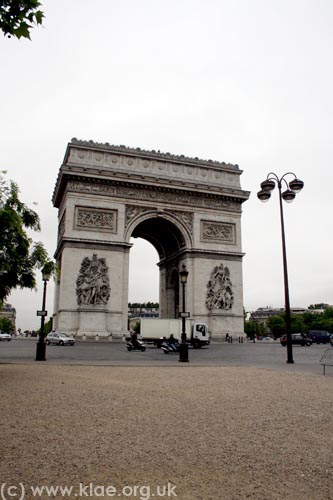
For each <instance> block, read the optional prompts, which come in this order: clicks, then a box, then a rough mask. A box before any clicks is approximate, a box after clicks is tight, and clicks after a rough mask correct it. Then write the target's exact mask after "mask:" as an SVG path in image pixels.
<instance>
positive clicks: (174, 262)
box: [129, 213, 190, 318]
mask: <svg viewBox="0 0 333 500" xmlns="http://www.w3.org/2000/svg"><path fill="white" fill-rule="evenodd" d="M170 219H171V217H170V216H169V219H168V218H164V217H163V215H160V216H159V217H156V215H152V216H149V215H148V214H145V213H143V214H141V216H138V217H137V218H136V219H135V220H133V222H132V224H131V227H130V228H129V232H130V231H131V230H132V228H133V230H132V233H131V236H132V237H133V238H143V239H145V240H147V241H148V242H149V243H151V244H152V245H153V246H154V247H155V249H156V250H157V253H158V255H159V263H158V266H159V269H160V280H159V304H160V317H161V318H178V315H179V274H178V267H179V258H180V256H181V253H182V252H184V251H185V249H186V248H187V242H186V237H185V236H184V234H185V232H186V230H185V228H181V229H180V227H178V225H180V224H179V221H177V223H175V222H174V221H173V222H171V220H170ZM187 237H188V235H187ZM188 244H190V239H189V240H188Z"/></svg>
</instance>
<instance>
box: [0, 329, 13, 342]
mask: <svg viewBox="0 0 333 500" xmlns="http://www.w3.org/2000/svg"><path fill="white" fill-rule="evenodd" d="M0 340H8V341H9V340H12V336H11V335H9V333H5V332H2V331H0Z"/></svg>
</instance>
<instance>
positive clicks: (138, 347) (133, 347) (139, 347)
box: [126, 340, 146, 352]
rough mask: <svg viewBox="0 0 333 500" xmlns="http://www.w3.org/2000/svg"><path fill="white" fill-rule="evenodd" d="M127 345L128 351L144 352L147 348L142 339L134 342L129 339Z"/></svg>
mask: <svg viewBox="0 0 333 500" xmlns="http://www.w3.org/2000/svg"><path fill="white" fill-rule="evenodd" d="M126 347H127V350H128V351H142V352H144V351H145V350H146V346H145V345H144V343H143V342H142V340H137V342H136V343H133V341H132V340H128V341H127V344H126Z"/></svg>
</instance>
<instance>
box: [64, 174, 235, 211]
mask: <svg viewBox="0 0 333 500" xmlns="http://www.w3.org/2000/svg"><path fill="white" fill-rule="evenodd" d="M67 189H69V190H70V191H75V192H78V193H90V194H101V195H107V196H113V197H120V198H128V199H130V200H133V199H135V200H142V201H153V202H155V203H171V204H173V205H174V204H179V205H187V206H190V207H197V208H217V209H220V210H226V211H229V212H237V213H240V211H241V204H240V203H238V202H236V201H233V200H226V199H223V198H222V197H216V198H215V197H214V198H213V197H206V196H203V195H202V194H201V193H198V194H193V193H186V194H185V193H183V194H181V193H174V192H172V191H157V190H151V189H148V188H144V187H141V186H140V187H126V186H115V185H110V184H94V183H89V182H82V181H69V182H68V184H67Z"/></svg>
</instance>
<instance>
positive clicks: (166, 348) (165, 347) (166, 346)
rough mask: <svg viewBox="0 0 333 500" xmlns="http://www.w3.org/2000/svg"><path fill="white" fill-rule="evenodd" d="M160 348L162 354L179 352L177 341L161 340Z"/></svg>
mask: <svg viewBox="0 0 333 500" xmlns="http://www.w3.org/2000/svg"><path fill="white" fill-rule="evenodd" d="M161 349H162V351H163V352H164V354H170V353H177V352H179V344H178V342H177V343H176V342H174V343H168V342H162V344H161Z"/></svg>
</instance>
